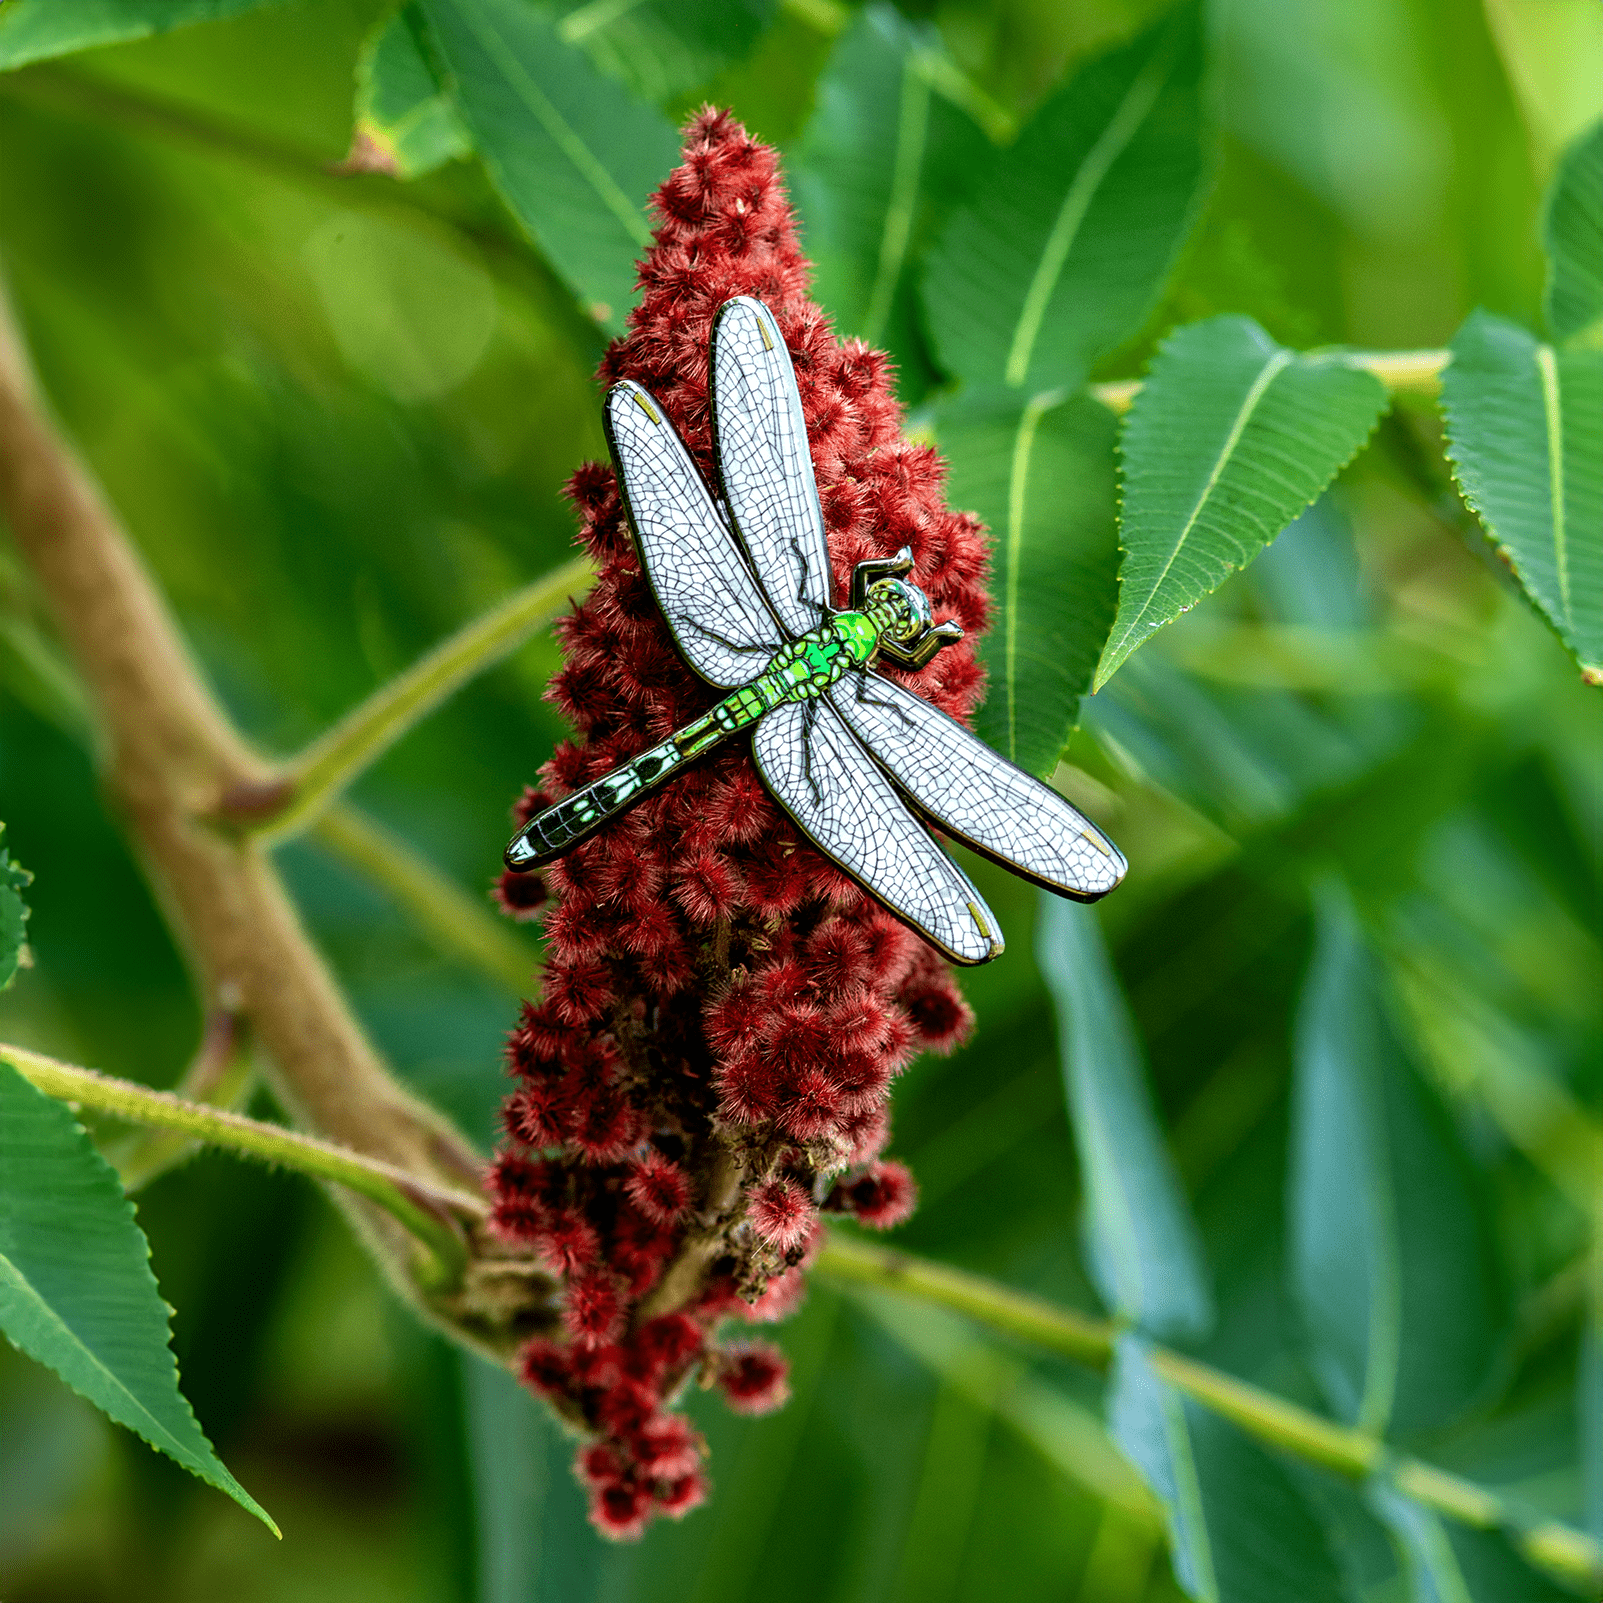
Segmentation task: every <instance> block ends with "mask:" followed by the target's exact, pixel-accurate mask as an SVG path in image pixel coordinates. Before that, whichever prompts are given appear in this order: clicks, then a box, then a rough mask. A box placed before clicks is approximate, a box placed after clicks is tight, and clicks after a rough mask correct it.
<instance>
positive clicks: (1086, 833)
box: [1080, 829, 1113, 857]
mask: <svg viewBox="0 0 1603 1603" xmlns="http://www.w3.org/2000/svg"><path fill="white" fill-rule="evenodd" d="M1080 839H1081V840H1088V841H1090V842H1091V844H1092V845H1093V846H1095V847H1096V849H1097V850H1098V851H1099V852H1101V853H1102V855H1103V856H1104V857H1111V856H1112V855H1113V853H1112V852H1110V851H1109V850H1108V849H1107V847H1106V846H1105V845H1104V844H1103V843H1102V839H1101V837H1100V836H1097V835H1093V834H1092V833H1091V831H1090V830H1088V829H1082V830H1081V831H1080Z"/></svg>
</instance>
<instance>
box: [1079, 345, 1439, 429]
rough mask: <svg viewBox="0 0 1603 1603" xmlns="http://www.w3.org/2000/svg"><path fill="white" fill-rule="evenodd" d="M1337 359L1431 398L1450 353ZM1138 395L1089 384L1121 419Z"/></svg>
mask: <svg viewBox="0 0 1603 1603" xmlns="http://www.w3.org/2000/svg"><path fill="white" fill-rule="evenodd" d="M1340 354H1341V359H1342V360H1343V361H1344V362H1346V363H1347V365H1348V366H1349V367H1361V368H1363V369H1365V371H1367V372H1370V373H1373V374H1374V375H1375V377H1376V378H1378V379H1379V380H1380V381H1381V383H1382V384H1384V385H1385V386H1386V388H1387V389H1388V390H1390V391H1391V392H1392V394H1393V395H1428V396H1429V395H1435V394H1436V393H1437V392H1438V391H1439V390H1440V389H1441V381H1442V369H1443V368H1444V367H1446V366H1447V364H1448V362H1449V361H1450V360H1451V358H1452V354H1453V353H1452V352H1451V351H1343V352H1341V353H1340ZM1140 393H1141V381H1140V380H1139V379H1119V380H1116V381H1115V382H1114V383H1112V384H1093V385H1092V386H1091V398H1092V400H1095V401H1100V402H1101V403H1102V405H1103V406H1105V407H1107V409H1108V410H1109V411H1110V412H1113V413H1116V414H1118V415H1119V416H1121V417H1122V416H1123V415H1124V414H1125V413H1126V412H1128V411H1129V410H1130V403H1131V402H1132V401H1133V400H1135V398H1136V396H1137V395H1139V394H1140Z"/></svg>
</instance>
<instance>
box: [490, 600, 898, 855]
mask: <svg viewBox="0 0 1603 1603" xmlns="http://www.w3.org/2000/svg"><path fill="white" fill-rule="evenodd" d="M911 590H912V587H911V586H909V585H903V584H901V583H899V582H898V581H896V580H894V579H892V580H881V581H880V582H879V583H877V584H875V585H874V586H873V587H872V589H870V591H869V593H868V597H867V600H868V605H867V607H866V608H865V609H864V610H863V611H861V612H837V613H834V614H832V615H831V616H830V617H829V618H827V619H826V620H825V621H824V622H823V623H821V624H819V626H818V627H817V628H816V629H812V630H809V631H808V633H806V634H804V635H802V636H801V637H800V638H799V639H796V640H790V641H787V642H786V643H785V644H784V645H782V646H781V647H780V648H779V650H778V651H776V652H775V653H774V655H773V656H772V657H771V658H770V659H769V662H768V665H767V667H766V668H764V669H763V671H762V672H761V673H760V674H758V675H757V677H756V678H755V679H753V680H751V681H750V682H749V683H748V684H744V685H742V686H740V688H739V689H738V690H734V691H731V692H730V693H729V695H727V696H725V697H724V699H723V700H722V701H720V702H719V703H718V704H717V705H716V706H714V707H713V708H712V709H711V710H710V711H708V712H705V713H703V714H702V716H701V717H700V718H697V719H695V720H694V721H693V722H691V723H688V724H686V725H685V726H684V728H683V729H678V730H675V731H674V733H673V734H671V735H670V736H669V737H668V738H667V739H666V740H665V741H663V742H662V744H661V745H658V746H653V747H652V748H651V749H650V750H649V751H643V752H641V753H640V755H639V756H638V757H631V758H630V759H629V761H628V762H626V763H624V764H622V765H621V766H620V767H617V768H614V769H613V770H612V772H611V773H609V774H603V775H602V777H601V778H600V779H596V780H592V781H591V783H590V784H588V785H586V786H585V787H584V789H583V790H580V791H576V792H575V793H574V794H573V795H572V796H569V797H567V798H566V799H565V800H564V801H560V802H558V803H557V804H556V806H554V807H551V808H548V809H547V810H546V811H545V812H543V813H541V814H540V816H539V817H538V818H537V819H535V820H533V829H532V830H531V831H530V832H528V833H525V835H523V836H522V837H520V838H521V839H522V840H524V841H525V842H526V851H527V849H528V848H533V850H532V851H528V854H527V855H526V856H525V858H524V860H523V862H522V863H521V864H520V866H527V867H530V868H534V867H537V866H539V865H540V864H541V863H546V862H549V861H551V860H552V859H553V858H555V857H557V856H560V855H561V853H563V852H565V851H567V850H568V848H569V847H570V846H573V845H575V844H576V843H577V842H579V841H581V840H583V839H584V837H585V836H587V835H589V834H591V833H592V832H593V831H595V830H597V829H599V828H600V827H601V826H602V825H603V824H605V823H606V822H607V821H608V819H610V818H613V817H615V816H616V815H617V814H618V813H620V812H622V811H623V809H624V808H625V807H628V806H630V805H631V804H633V803H634V802H636V801H638V800H639V798H640V796H641V795H642V794H643V793H644V792H645V791H647V790H649V789H651V788H652V787H654V786H656V785H660V784H661V783H662V782H663V780H665V779H667V778H669V777H670V776H671V775H673V774H674V773H675V772H676V771H677V770H678V769H680V768H681V767H683V766H684V764H686V763H687V762H691V761H693V760H694V759H695V758H697V757H700V756H701V755H702V754H703V753H704V752H707V751H709V750H711V748H712V747H714V746H716V745H717V744H718V742H719V741H721V740H723V739H725V738H726V737H727V736H729V735H734V734H738V733H739V732H740V731H741V730H742V729H748V728H750V727H751V726H752V725H753V724H755V723H756V722H757V720H758V719H759V718H762V717H763V716H764V715H765V714H767V713H770V712H772V711H773V710H774V708H775V707H780V706H783V705H784V704H785V703H786V702H804V701H815V700H817V698H818V697H820V696H822V695H823V693H824V692H825V691H826V690H828V689H829V687H830V686H831V685H833V684H836V683H837V682H838V681H840V680H841V679H843V678H845V676H846V675H847V674H848V673H850V672H851V671H852V670H853V669H854V668H862V667H866V666H867V665H868V663H869V662H871V661H872V660H873V658H874V655H875V653H876V652H877V651H878V650H879V648H880V645H881V643H882V642H884V641H886V640H890V639H895V638H897V637H899V636H904V635H906V634H908V633H909V632H910V631H912V630H914V629H916V628H917V627H918V624H919V623H920V622H921V621H922V620H921V619H920V618H919V612H920V610H921V609H920V608H919V607H918V605H917V601H916V600H915V599H914V597H913V596H912V595H910V594H909V592H910V591H911ZM918 600H922V597H921V596H920V597H918ZM536 836H537V837H538V838H537V839H536Z"/></svg>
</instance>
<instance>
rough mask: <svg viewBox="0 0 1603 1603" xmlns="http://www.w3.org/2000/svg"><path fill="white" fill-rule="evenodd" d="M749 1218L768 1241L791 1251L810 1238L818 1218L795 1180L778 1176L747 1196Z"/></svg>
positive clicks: (762, 1183) (756, 1229)
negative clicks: (808, 1236)
mask: <svg viewBox="0 0 1603 1603" xmlns="http://www.w3.org/2000/svg"><path fill="white" fill-rule="evenodd" d="M746 1217H747V1218H748V1219H750V1220H751V1227H752V1229H753V1230H755V1231H756V1232H757V1234H758V1235H759V1236H761V1237H762V1239H763V1240H764V1241H766V1242H768V1243H769V1245H770V1246H774V1247H778V1248H779V1250H780V1251H781V1252H788V1251H789V1250H790V1249H791V1248H792V1247H794V1246H796V1245H797V1244H798V1243H799V1242H802V1241H805V1240H806V1239H807V1235H808V1232H809V1231H810V1230H811V1228H812V1223H813V1219H814V1218H815V1217H816V1215H815V1214H814V1212H813V1202H812V1198H811V1197H809V1196H808V1195H807V1193H806V1192H805V1191H803V1190H802V1188H801V1187H800V1186H799V1185H797V1184H796V1182H795V1181H794V1180H790V1179H787V1178H785V1177H783V1176H780V1175H775V1176H774V1177H773V1178H772V1179H769V1180H764V1181H762V1182H761V1184H759V1185H755V1186H753V1187H752V1188H751V1190H750V1191H749V1192H748V1193H747V1195H746Z"/></svg>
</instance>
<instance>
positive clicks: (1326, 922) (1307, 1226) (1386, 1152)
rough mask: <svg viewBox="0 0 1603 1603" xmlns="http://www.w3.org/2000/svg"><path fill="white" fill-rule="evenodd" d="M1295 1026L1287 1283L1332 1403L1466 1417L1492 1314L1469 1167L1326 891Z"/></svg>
mask: <svg viewBox="0 0 1603 1603" xmlns="http://www.w3.org/2000/svg"><path fill="white" fill-rule="evenodd" d="M1316 929H1317V939H1316V942H1315V947H1314V959H1313V967H1312V970H1311V971H1310V973H1309V976H1308V980H1307V984H1306V986H1305V988H1304V991H1303V997H1302V1004H1301V1009H1300V1012H1299V1016H1298V1021H1297V1040H1296V1066H1295V1074H1294V1078H1293V1082H1292V1106H1291V1154H1290V1181H1289V1186H1290V1191H1289V1201H1288V1210H1287V1211H1288V1216H1289V1219H1288V1222H1289V1254H1290V1263H1289V1279H1290V1284H1291V1290H1292V1296H1293V1299H1294V1301H1295V1304H1296V1307H1297V1309H1298V1312H1299V1313H1300V1315H1301V1319H1302V1324H1303V1328H1304V1332H1305V1335H1306V1338H1307V1342H1308V1349H1309V1361H1310V1368H1311V1369H1312V1370H1313V1372H1314V1374H1315V1376H1316V1377H1317V1379H1318V1381H1319V1383H1320V1386H1321V1388H1322V1389H1323V1391H1324V1393H1325V1398H1326V1401H1327V1402H1328V1403H1329V1404H1330V1407H1331V1409H1332V1411H1333V1412H1334V1413H1335V1414H1336V1415H1337V1416H1338V1417H1339V1418H1340V1419H1342V1420H1344V1421H1345V1422H1347V1423H1349V1424H1353V1425H1357V1426H1358V1427H1359V1428H1360V1429H1363V1430H1367V1431H1370V1432H1372V1433H1374V1434H1375V1435H1377V1436H1383V1435H1388V1434H1397V1433H1407V1432H1416V1431H1420V1430H1427V1429H1431V1428H1434V1427H1437V1426H1440V1425H1443V1424H1445V1423H1447V1422H1448V1421H1449V1420H1451V1419H1452V1418H1454V1417H1455V1416H1456V1415H1458V1414H1461V1413H1462V1412H1463V1411H1464V1410H1465V1409H1466V1408H1467V1407H1468V1406H1469V1405H1470V1403H1471V1402H1473V1401H1474V1399H1475V1398H1476V1396H1477V1395H1478V1394H1479V1392H1480V1391H1481V1390H1482V1388H1483V1387H1484V1385H1485V1383H1486V1380H1487V1377H1488V1375H1489V1374H1490V1372H1491V1370H1492V1367H1493V1365H1494V1363H1495V1361H1496V1358H1497V1355H1498V1350H1499V1345H1500V1339H1501V1335H1502V1327H1503V1317H1502V1307H1501V1298H1500V1295H1499V1291H1498V1279H1497V1275H1496V1272H1495V1263H1494V1259H1493V1254H1492V1248H1491V1244H1490V1242H1489V1240H1488V1239H1487V1232H1486V1230H1485V1228H1484V1225H1483V1221H1482V1218H1481V1215H1480V1211H1479V1209H1478V1207H1477V1204H1476V1198H1475V1190H1474V1184H1473V1179H1472V1176H1471V1174H1470V1171H1469V1165H1468V1162H1467V1160H1466V1159H1465V1157H1464V1155H1463V1153H1462V1151H1461V1150H1460V1148H1459V1146H1458V1142H1457V1140H1456V1138H1455V1136H1454V1134H1453V1131H1452V1126H1451V1124H1450V1123H1449V1121H1448V1119H1447V1116H1446V1114H1445V1113H1444V1111H1443V1110H1442V1108H1441V1107H1440V1106H1439V1104H1438V1103H1437V1101H1436V1099H1435V1097H1434V1095H1433V1094H1432V1093H1431V1091H1430V1090H1429V1088H1428V1087H1427V1086H1426V1084H1425V1082H1424V1081H1423V1080H1422V1079H1421V1078H1420V1076H1419V1074H1418V1073H1417V1072H1416V1071H1415V1069H1414V1067H1413V1066H1412V1064H1411V1063H1410V1062H1409V1061H1408V1058H1407V1056H1406V1055H1405V1053H1404V1050H1403V1047H1402V1045H1401V1043H1400V1041H1399V1039H1398V1036H1397V1032H1396V1030H1395V1028H1394V1027H1393V1025H1392V1022H1391V1019H1390V1016H1389V1014H1388V1010H1387V1007H1386V1004H1385V1000H1384V995H1383V992H1382V989H1381V982H1380V976H1379V971H1378V967H1377V964H1376V962H1375V959H1374V958H1373V957H1372V955H1371V954H1370V952H1369V950H1368V948H1367V947H1366V946H1365V944H1364V940H1363V936H1362V934H1361V932H1360V930H1359V927H1358V921H1357V918H1356V916H1355V915H1354V912H1353V909H1352V906H1351V903H1350V901H1349V900H1348V898H1347V895H1346V892H1345V891H1344V890H1342V889H1340V888H1339V887H1337V886H1334V885H1331V886H1327V887H1325V888H1324V889H1323V890H1322V891H1321V893H1320V896H1319V899H1318V903H1317V909H1316Z"/></svg>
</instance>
